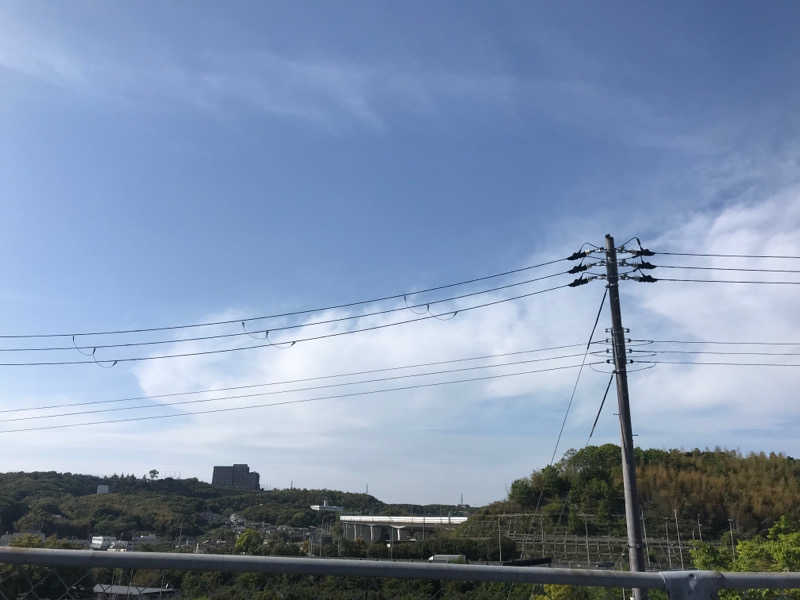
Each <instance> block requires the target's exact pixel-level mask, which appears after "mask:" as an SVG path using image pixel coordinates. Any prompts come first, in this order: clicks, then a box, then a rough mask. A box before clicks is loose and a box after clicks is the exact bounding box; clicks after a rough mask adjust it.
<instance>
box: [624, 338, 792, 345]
mask: <svg viewBox="0 0 800 600" xmlns="http://www.w3.org/2000/svg"><path fill="white" fill-rule="evenodd" d="M630 341H633V342H646V343H650V344H719V345H726V346H800V342H751V341H747V342H734V341H731V340H724V341H721V340H649V339H633V340H630Z"/></svg>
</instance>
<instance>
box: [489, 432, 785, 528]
mask: <svg viewBox="0 0 800 600" xmlns="http://www.w3.org/2000/svg"><path fill="white" fill-rule="evenodd" d="M636 461H637V475H638V482H639V492H640V497H641V501H642V507H643V510H644V514H645V518H646V520H647V522H648V523H649V524H650V525H651V526H652V527H653V528H655V527H660V528H661V531H663V527H664V524H663V519H665V518H669V519H674V517H675V514H676V512H677V516H678V519H679V521H680V522H681V523H682V524H681V527H682V528H683V535H684V536H686V537H689V536H690V532H691V533H695V532H694V531H691V530H692V529H695V530H696V531H697V534H698V535H699V531H698V530H697V525H696V524H697V522H698V521H699V523H700V524H701V525H700V527H702V532H703V533H704V534H705V535H706V536H708V537H709V538H712V537H717V538H718V537H719V536H721V535H723V534H724V533H725V532H726V531H728V528H729V527H730V525H729V519H732V520H733V524H734V527H735V528H736V530H737V533H738V534H739V535H743V536H751V535H755V534H760V533H765V532H766V531H767V530H768V529H769V528H770V527H771V526H772V525H773V524H774V523H775V522H777V521H778V519H779V518H780V517H781V516H786V517H787V518H788V519H790V520H793V521H796V520H798V518H800V461H798V460H795V459H794V458H792V457H791V456H785V455H783V454H769V455H767V454H764V453H759V454H748V455H742V454H741V453H739V452H737V451H735V450H722V449H719V448H717V449H715V450H698V449H695V450H691V451H682V450H654V449H651V450H639V449H637V450H636ZM540 497H541V499H540ZM537 504H538V505H539V506H540V507H541V510H542V511H543V513H544V514H546V515H547V516H548V517H547V523H548V525H550V526H554V525H556V524H561V525H563V524H567V525H568V527H569V528H570V529H572V530H573V531H574V532H575V533H581V534H583V533H584V517H583V516H582V515H584V516H586V520H587V522H588V528H589V533H590V534H592V533H597V534H601V535H606V534H608V533H612V534H615V535H623V534H624V530H625V524H624V517H623V515H624V512H625V505H624V498H623V487H622V470H621V458H620V449H619V447H618V446H615V445H613V444H606V445H603V446H588V447H586V448H584V449H582V450H578V451H575V450H570V451H569V452H567V453H566V454H565V455H564V457H563V458H562V459H561V461H559V462H558V463H556V464H554V465H553V466H551V467H546V468H544V469H541V470H538V471H534V472H533V474H532V475H531V476H530V477H526V478H523V479H519V480H517V481H515V482H514V483H513V484H512V486H511V489H510V491H509V494H508V499H507V500H506V501H503V502H496V503H494V504H492V505H490V506H489V507H486V508H485V509H483V510H482V511H479V513H478V514H477V515H476V519H475V520H474V521H475V522H477V521H478V520H479V519H480V518H481V517H486V516H487V515H493V514H498V513H506V514H507V513H530V512H533V511H535V510H536V507H537ZM670 526H671V525H670Z"/></svg>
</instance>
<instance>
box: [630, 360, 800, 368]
mask: <svg viewBox="0 0 800 600" xmlns="http://www.w3.org/2000/svg"><path fill="white" fill-rule="evenodd" d="M633 362H634V363H644V364H653V365H714V366H726V367H800V363H755V362H748V363H743V362H723V361H714V362H707V361H703V362H700V361H677V360H634V361H633Z"/></svg>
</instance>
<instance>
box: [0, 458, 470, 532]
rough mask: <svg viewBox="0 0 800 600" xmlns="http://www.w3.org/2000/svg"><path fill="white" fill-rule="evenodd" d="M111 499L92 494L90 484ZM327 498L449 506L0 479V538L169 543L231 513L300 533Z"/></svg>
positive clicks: (142, 483)
mask: <svg viewBox="0 0 800 600" xmlns="http://www.w3.org/2000/svg"><path fill="white" fill-rule="evenodd" d="M98 484H106V485H108V486H109V488H110V489H111V492H112V493H109V494H103V495H97V494H96V490H97V485H98ZM323 499H327V500H328V503H329V504H332V505H337V506H343V507H344V508H345V510H346V511H347V512H350V513H356V514H358V513H368V514H390V513H392V512H399V514H408V513H409V512H410V513H412V514H423V512H424V513H425V514H448V512H453V513H454V512H455V511H456V510H457V507H455V506H449V505H428V506H421V505H408V504H403V505H392V504H386V503H384V502H381V501H380V500H378V499H376V498H375V497H373V496H370V495H367V494H354V493H349V492H340V491H335V490H308V489H284V490H264V491H259V492H242V491H236V490H222V489H217V488H213V487H211V485H209V484H208V483H204V482H202V481H198V480H197V479H172V478H165V479H156V480H150V479H142V478H137V477H134V476H132V475H130V476H125V475H123V476H117V475H115V476H113V477H95V476H90V475H78V474H72V473H56V472H52V471H51V472H34V473H21V472H20V473H3V474H0V532H7V531H9V532H13V531H42V532H43V533H44V534H45V535H47V536H50V535H56V536H58V537H77V538H88V537H89V536H91V535H115V536H123V537H126V536H127V535H132V534H133V533H134V532H142V531H147V532H153V533H156V534H158V535H159V536H164V537H167V538H174V537H177V536H178V535H179V532H180V533H182V534H183V535H190V536H196V535H200V534H202V533H205V532H207V531H209V530H210V529H213V528H214V527H215V526H216V523H217V520H218V519H219V518H220V517H221V518H226V517H228V516H229V515H230V514H231V513H233V512H236V513H237V514H239V515H241V516H242V517H244V518H245V519H248V520H251V521H259V522H267V523H271V524H273V525H291V526H294V527H306V526H310V525H319V524H320V519H321V515H320V513H318V512H315V511H312V510H311V509H310V508H309V507H310V506H311V505H312V504H320V503H321V502H322V501H323Z"/></svg>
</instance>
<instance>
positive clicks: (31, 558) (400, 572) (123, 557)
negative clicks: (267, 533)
mask: <svg viewBox="0 0 800 600" xmlns="http://www.w3.org/2000/svg"><path fill="white" fill-rule="evenodd" d="M2 563H5V564H10V565H37V566H46V567H71V568H86V569H91V568H121V569H154V570H165V569H177V570H197V571H235V572H259V573H268V574H297V575H338V576H347V577H352V576H355V577H399V578H405V579H446V580H462V581H498V582H508V583H534V584H564V585H575V586H597V587H618V588H644V589H659V590H664V591H666V592H667V594H668V595H669V597H670V599H671V600H701V599H702V600H707V599H708V600H710V599H711V598H713V597H714V596H715V595H716V592H717V591H719V590H721V589H739V590H743V589H764V588H769V589H793V588H794V589H797V588H800V573H720V572H717V571H658V572H644V573H633V572H629V571H595V570H589V569H559V568H549V567H504V566H488V565H470V564H466V565H462V564H425V563H419V562H413V563H412V562H401V561H395V562H387V561H375V560H353V559H336V558H294V557H273V556H243V555H230V554H173V553H167V552H103V551H94V550H55V549H45V548H18V547H0V564H2Z"/></svg>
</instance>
